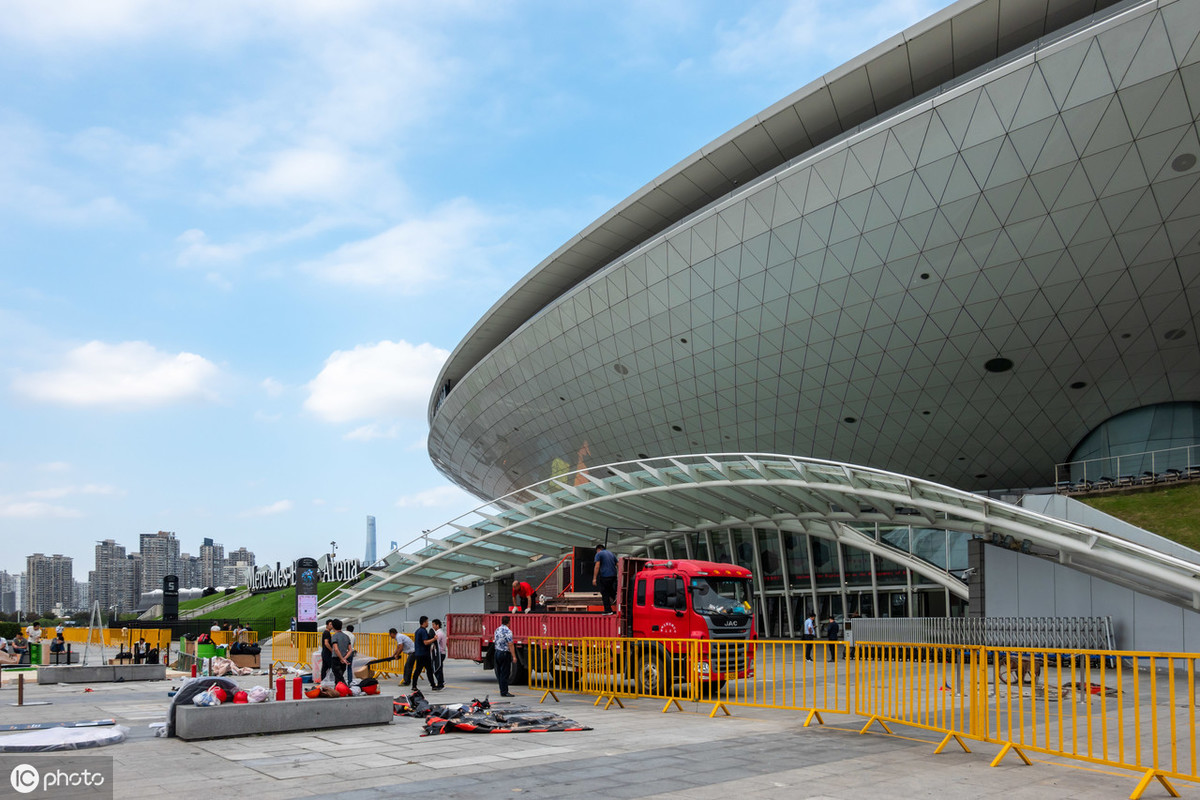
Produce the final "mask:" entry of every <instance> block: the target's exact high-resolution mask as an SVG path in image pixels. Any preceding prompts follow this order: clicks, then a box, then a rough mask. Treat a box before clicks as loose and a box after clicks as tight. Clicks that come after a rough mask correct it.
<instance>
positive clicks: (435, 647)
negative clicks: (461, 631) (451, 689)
mask: <svg viewBox="0 0 1200 800" xmlns="http://www.w3.org/2000/svg"><path fill="white" fill-rule="evenodd" d="M430 625H432V626H433V641H432V642H431V649H430V651H429V661H430V663H432V664H433V682H434V683H435V684H437V685H436V686H434V687H433V690H434V691H435V692H440V691H441V690H442V689H445V688H446V674H445V672H443V670H442V668H443V667H444V666H445V665H446V631H445V630H443V629H442V621H441V620H440V619H435V620H433V622H431V623H430Z"/></svg>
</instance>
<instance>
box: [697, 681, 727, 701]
mask: <svg viewBox="0 0 1200 800" xmlns="http://www.w3.org/2000/svg"><path fill="white" fill-rule="evenodd" d="M724 686H725V681H704V682H702V683H701V684H700V695H701V696H702V697H716V696H717V695H719V694H720V693H721V689H722V688H723V687H724Z"/></svg>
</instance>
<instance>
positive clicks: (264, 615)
mask: <svg viewBox="0 0 1200 800" xmlns="http://www.w3.org/2000/svg"><path fill="white" fill-rule="evenodd" d="M338 586H341V583H340V582H339V581H328V582H325V583H319V584H317V598H318V601H319V602H324V600H325V598H326V597H328V596H329V595H331V594H333V591H334V589H336V588H337V587H338ZM295 613H296V588H295V587H294V586H293V587H290V588H288V589H280V590H278V591H275V592H265V593H263V594H256V595H251V596H250V597H247V598H246V599H244V600H239V601H237V602H236V603H230V604H229V605H227V606H225V607H224V608H218V609H217V610H216V611H211V612H209V613H207V614H201V615H200V616H198V617H197V619H243V620H246V621H247V622H249V621H251V620H253V621H255V622H257V621H259V620H262V621H268V620H270V621H273V622H272V630H277V631H286V630H287V629H288V626H289V625H290V624H291V621H292V615H293V614H295ZM268 633H269V631H267V630H265V629H264V630H259V631H258V635H259V636H260V637H261V636H265V635H267V634H268Z"/></svg>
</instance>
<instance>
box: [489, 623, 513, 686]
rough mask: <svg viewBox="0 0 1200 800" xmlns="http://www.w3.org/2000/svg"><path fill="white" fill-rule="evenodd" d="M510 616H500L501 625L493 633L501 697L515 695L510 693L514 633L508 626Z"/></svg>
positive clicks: (493, 647) (497, 678)
mask: <svg viewBox="0 0 1200 800" xmlns="http://www.w3.org/2000/svg"><path fill="white" fill-rule="evenodd" d="M508 622H509V619H508V617H501V618H500V627H499V628H496V632H495V633H493V634H492V649H493V653H494V656H495V670H496V680H497V682H499V684H500V696H501V697H513V695H511V694H509V693H508V675H509V672H510V671H511V669H512V656H513V654H512V640H513V634H512V631H511V630H510V629H509V627H508Z"/></svg>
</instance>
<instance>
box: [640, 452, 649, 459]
mask: <svg viewBox="0 0 1200 800" xmlns="http://www.w3.org/2000/svg"><path fill="white" fill-rule="evenodd" d="M649 457H650V456H648V455H646V454H645V453H638V458H649Z"/></svg>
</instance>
